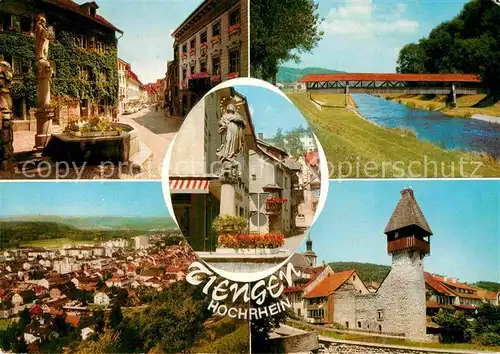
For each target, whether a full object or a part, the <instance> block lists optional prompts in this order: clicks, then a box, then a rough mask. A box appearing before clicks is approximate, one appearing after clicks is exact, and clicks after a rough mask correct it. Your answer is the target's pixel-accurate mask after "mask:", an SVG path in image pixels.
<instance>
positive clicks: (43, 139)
mask: <svg viewBox="0 0 500 354" xmlns="http://www.w3.org/2000/svg"><path fill="white" fill-rule="evenodd" d="M35 117H36V135H35V149H37V150H38V151H41V150H43V148H44V147H45V145H47V142H48V141H49V138H50V136H51V134H52V118H54V111H53V110H51V109H37V110H36V113H35Z"/></svg>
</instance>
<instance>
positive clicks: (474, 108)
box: [381, 94, 500, 121]
mask: <svg viewBox="0 0 500 354" xmlns="http://www.w3.org/2000/svg"><path fill="white" fill-rule="evenodd" d="M381 97H384V98H386V99H388V100H393V101H396V102H398V103H402V104H404V105H406V106H408V107H410V108H417V109H428V110H431V111H440V112H442V113H444V114H446V115H449V116H453V117H462V118H470V117H472V116H473V115H474V114H485V115H489V116H494V117H499V118H498V120H499V121H500V101H498V102H493V101H491V100H490V99H488V98H487V97H486V95H485V94H477V95H466V96H461V97H458V98H457V106H456V107H455V108H451V107H447V106H446V99H447V97H446V96H445V95H381Z"/></svg>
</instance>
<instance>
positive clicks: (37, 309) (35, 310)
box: [29, 305, 43, 316]
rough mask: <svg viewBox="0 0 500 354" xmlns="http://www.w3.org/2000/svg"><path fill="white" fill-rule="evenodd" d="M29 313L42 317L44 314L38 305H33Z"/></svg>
mask: <svg viewBox="0 0 500 354" xmlns="http://www.w3.org/2000/svg"><path fill="white" fill-rule="evenodd" d="M29 312H30V314H32V315H35V316H41V315H42V314H43V310H42V308H41V307H40V306H38V305H33V307H31V308H30V310H29Z"/></svg>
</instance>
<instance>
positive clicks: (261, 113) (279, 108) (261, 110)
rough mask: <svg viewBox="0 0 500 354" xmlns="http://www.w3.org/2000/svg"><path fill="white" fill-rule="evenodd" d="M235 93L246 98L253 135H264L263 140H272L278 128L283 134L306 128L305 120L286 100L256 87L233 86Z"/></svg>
mask: <svg viewBox="0 0 500 354" xmlns="http://www.w3.org/2000/svg"><path fill="white" fill-rule="evenodd" d="M235 89H236V91H238V92H239V93H241V94H242V95H243V96H245V97H246V98H247V102H248V104H249V109H250V114H251V115H252V121H253V124H254V126H255V133H256V134H258V133H264V138H272V137H273V136H274V135H275V134H276V131H277V130H278V128H281V129H283V132H286V131H289V130H292V129H293V128H298V127H299V126H300V125H302V127H303V128H307V127H308V126H309V124H308V123H307V121H306V119H305V118H304V116H303V115H302V113H300V111H299V110H298V109H297V108H295V106H294V105H293V104H292V103H290V102H289V101H288V100H287V99H286V98H284V97H281V96H280V95H278V94H277V93H275V92H272V91H269V90H268V89H265V88H263V87H258V86H235Z"/></svg>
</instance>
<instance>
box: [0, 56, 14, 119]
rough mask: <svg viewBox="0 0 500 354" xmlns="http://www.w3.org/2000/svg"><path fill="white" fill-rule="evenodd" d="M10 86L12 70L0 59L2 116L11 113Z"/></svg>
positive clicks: (0, 107) (0, 111)
mask: <svg viewBox="0 0 500 354" xmlns="http://www.w3.org/2000/svg"><path fill="white" fill-rule="evenodd" d="M11 84H12V68H11V67H10V64H9V63H7V62H6V61H5V60H4V58H3V57H0V114H2V115H3V114H5V113H10V112H11V111H12V97H11V95H10V87H11ZM0 118H1V117H0Z"/></svg>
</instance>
